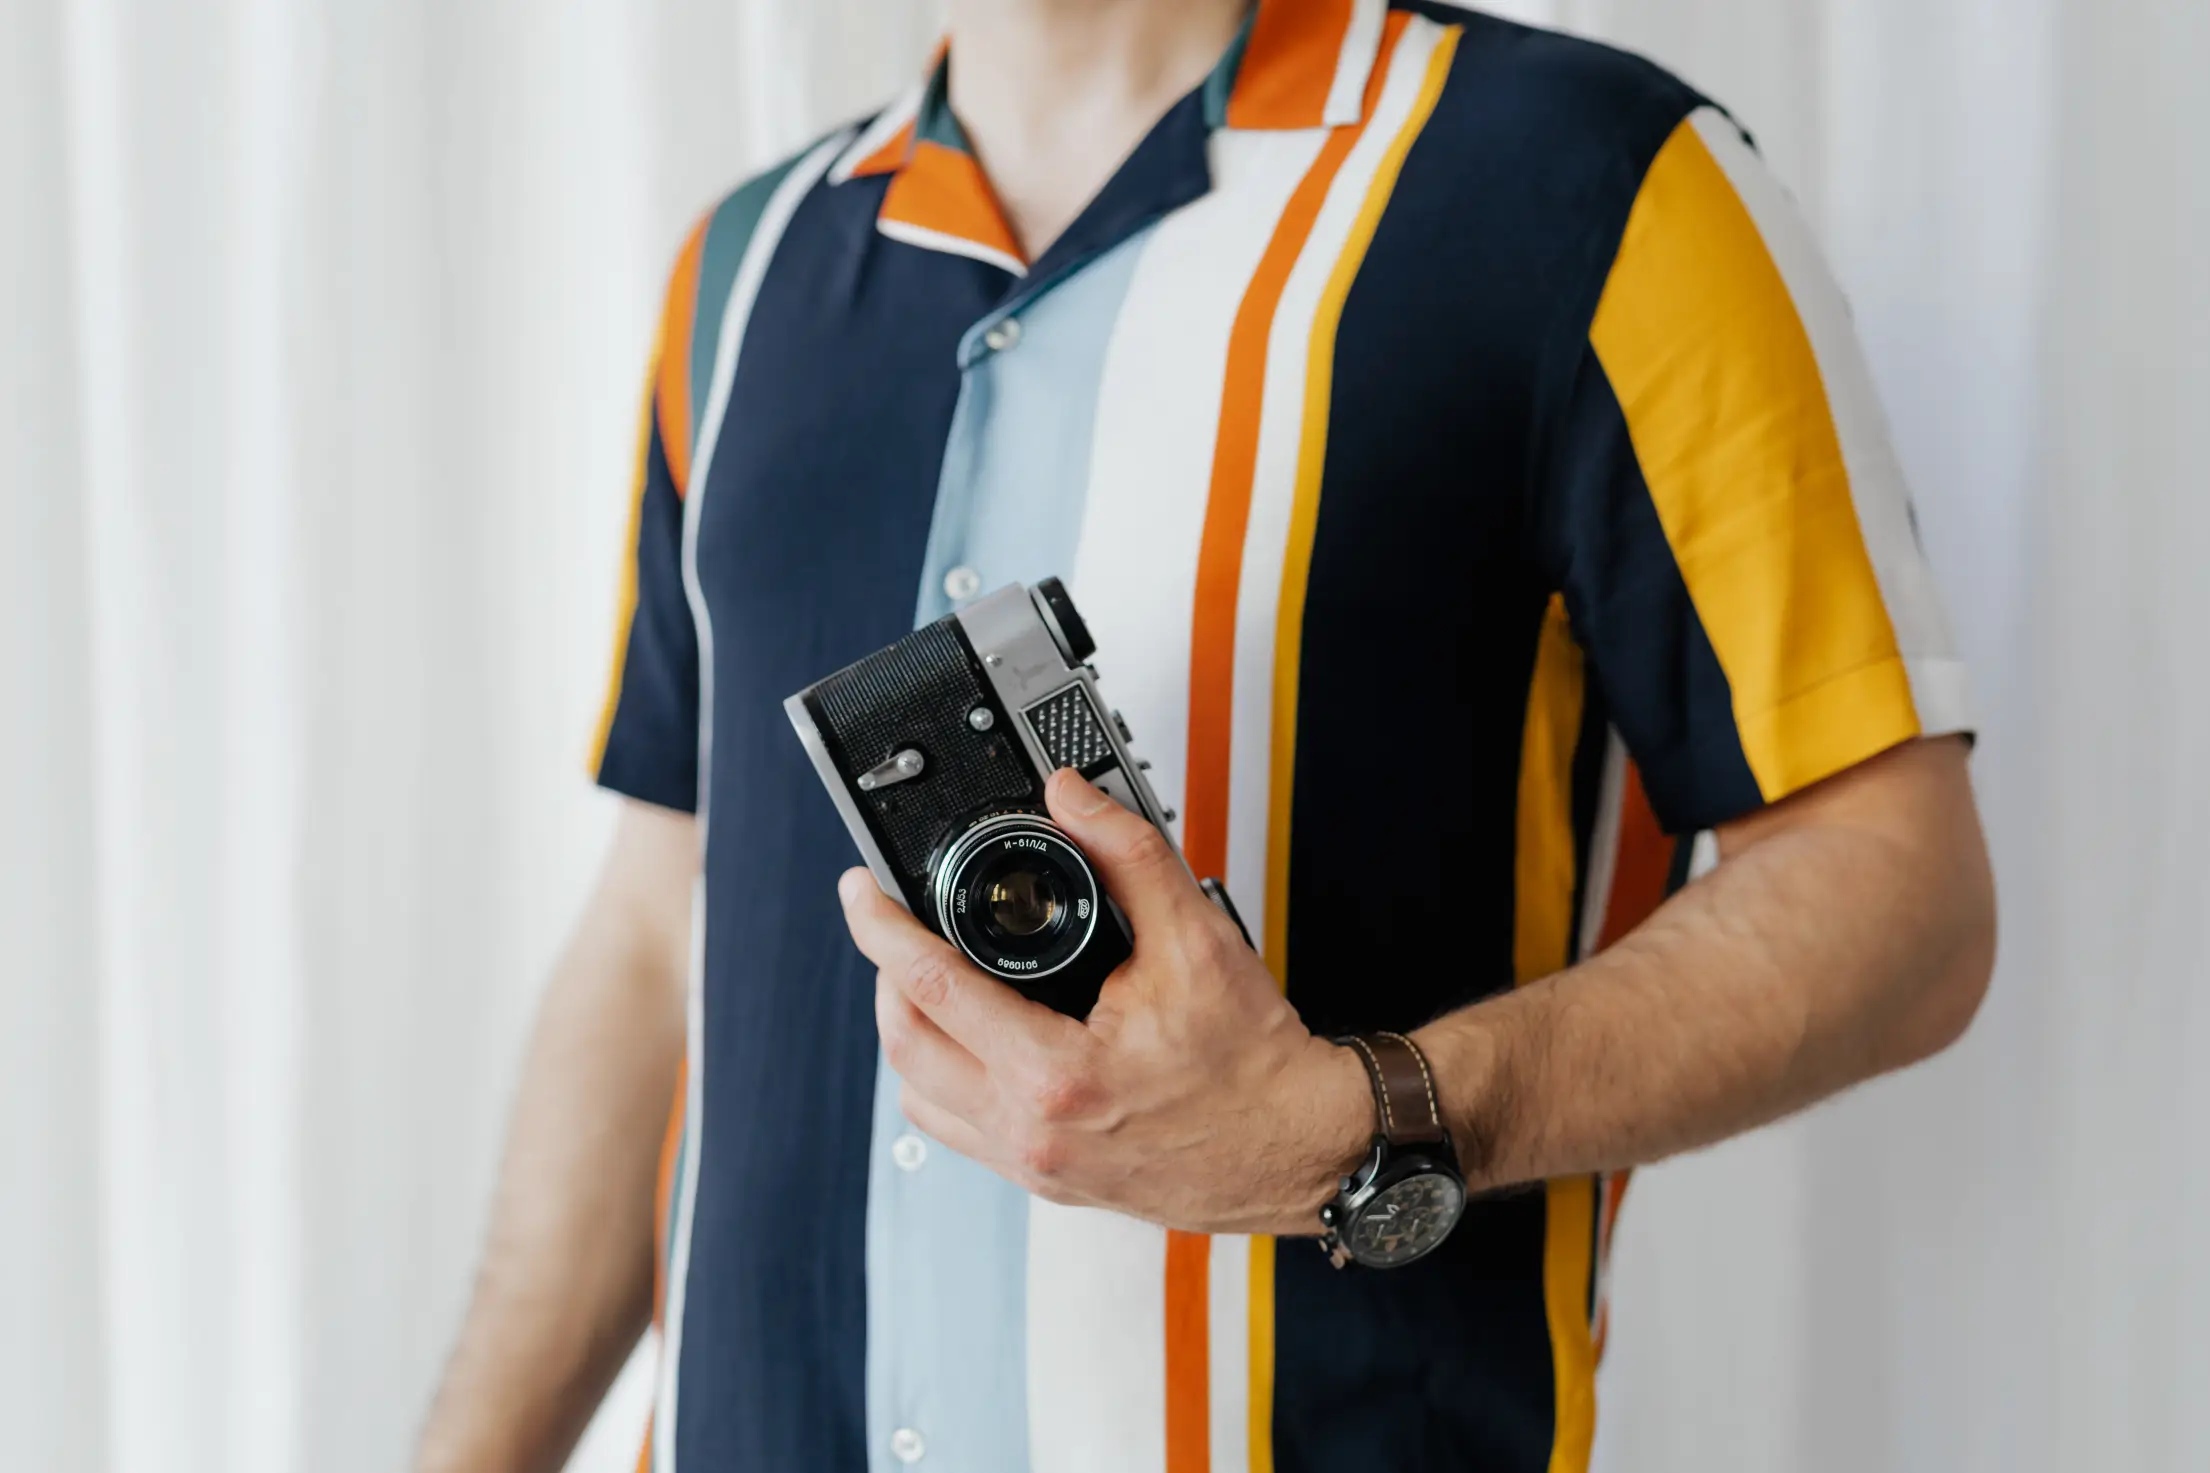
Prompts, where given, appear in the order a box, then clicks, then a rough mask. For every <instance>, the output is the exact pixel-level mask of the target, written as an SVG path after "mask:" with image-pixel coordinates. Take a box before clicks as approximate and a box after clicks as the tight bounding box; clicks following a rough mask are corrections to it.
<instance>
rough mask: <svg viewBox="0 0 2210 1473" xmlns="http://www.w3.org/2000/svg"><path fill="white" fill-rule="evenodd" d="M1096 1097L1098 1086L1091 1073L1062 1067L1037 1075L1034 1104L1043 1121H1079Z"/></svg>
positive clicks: (1032, 1100) (1032, 1098)
mask: <svg viewBox="0 0 2210 1473" xmlns="http://www.w3.org/2000/svg"><path fill="white" fill-rule="evenodd" d="M1096 1100H1097V1087H1096V1085H1095V1083H1094V1082H1093V1081H1092V1080H1091V1079H1090V1077H1089V1075H1088V1073H1087V1072H1086V1071H1084V1070H1081V1069H1076V1068H1069V1067H1065V1066H1062V1067H1058V1068H1053V1069H1048V1070H1046V1071H1044V1073H1043V1074H1042V1075H1040V1076H1039V1077H1038V1078H1037V1080H1036V1082H1035V1085H1034V1088H1033V1091H1032V1094H1031V1098H1030V1103H1031V1104H1032V1105H1033V1106H1034V1108H1035V1111H1036V1117H1037V1118H1038V1119H1039V1120H1043V1121H1047V1122H1049V1123H1052V1124H1058V1123H1061V1122H1064V1121H1069V1120H1079V1119H1080V1118H1082V1117H1083V1116H1084V1115H1086V1114H1088V1113H1089V1110H1090V1108H1091V1106H1092V1105H1093V1104H1095V1103H1096Z"/></svg>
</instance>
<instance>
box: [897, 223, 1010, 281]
mask: <svg viewBox="0 0 2210 1473" xmlns="http://www.w3.org/2000/svg"><path fill="white" fill-rule="evenodd" d="M875 228H876V229H877V230H879V231H881V232H882V233H883V234H884V235H887V236H889V237H890V238H891V239H892V240H900V241H904V242H905V243H906V244H907V245H913V246H919V247H921V249H923V250H927V251H943V252H945V253H946V254H948V255H954V256H965V257H967V258H968V259H969V260H974V261H982V262H986V263H987V264H989V265H992V266H995V267H997V268H998V269H999V270H1000V271H1010V272H1012V273H1013V274H1014V275H1015V276H1026V275H1027V274H1028V267H1027V265H1026V263H1024V262H1023V261H1022V260H1021V258H1020V257H1018V256H1009V255H1007V254H1006V253H1005V252H1004V251H1001V250H998V249H996V248H994V247H991V246H986V245H984V244H982V243H981V242H980V241H974V240H969V239H967V237H965V236H964V235H947V234H946V233H945V232H943V231H941V230H931V229H929V228H928V227H927V226H926V225H915V224H913V223H912V222H911V221H908V220H877V221H876V222H875Z"/></svg>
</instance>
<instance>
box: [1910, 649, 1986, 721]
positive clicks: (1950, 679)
mask: <svg viewBox="0 0 2210 1473" xmlns="http://www.w3.org/2000/svg"><path fill="white" fill-rule="evenodd" d="M1903 668H1904V670H1905V671H1907V672H1908V673H1909V674H1910V677H1911V701H1912V703H1913V704H1914V705H1916V706H1917V707H1918V728H1919V731H1920V733H1921V734H1923V735H1925V736H1947V735H1949V734H1951V733H1952V732H1960V731H1970V730H1971V729H1972V682H1971V680H1970V679H1969V678H1968V675H1967V671H1966V669H1965V664H1964V661H1962V660H1930V659H1918V658H1912V657H1910V656H1906V657H1905V658H1904V661H1903Z"/></svg>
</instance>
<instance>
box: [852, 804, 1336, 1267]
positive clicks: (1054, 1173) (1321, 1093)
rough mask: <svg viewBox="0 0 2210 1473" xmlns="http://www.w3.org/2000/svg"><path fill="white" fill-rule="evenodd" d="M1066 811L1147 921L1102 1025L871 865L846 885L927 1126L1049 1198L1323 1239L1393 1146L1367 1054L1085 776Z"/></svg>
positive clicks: (1124, 898)
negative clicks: (997, 971) (1022, 984)
mask: <svg viewBox="0 0 2210 1473" xmlns="http://www.w3.org/2000/svg"><path fill="white" fill-rule="evenodd" d="M1047 799H1048V801H1049V803H1050V807H1051V815H1052V817H1053V819H1054V820H1056V821H1057V822H1058V823H1059V825H1060V826H1061V827H1063V828H1064V829H1065V830H1066V831H1067V832H1068V833H1069V834H1070V835H1072V836H1073V838H1074V840H1075V842H1076V843H1078V844H1080V845H1081V846H1082V850H1083V852H1084V853H1085V854H1087V855H1088V856H1089V857H1090V859H1091V860H1092V861H1093V862H1094V863H1095V864H1096V865H1097V867H1098V869H1099V870H1100V871H1101V872H1102V874H1103V876H1104V880H1105V885H1106V888H1107V889H1109V890H1110V891H1111V892H1112V895H1113V898H1114V899H1115V900H1116V901H1118V902H1119V903H1120V907H1121V909H1122V910H1123V911H1125V912H1126V913H1127V916H1128V920H1129V924H1130V925H1131V927H1133V929H1134V931H1135V955H1134V957H1133V958H1132V959H1131V960H1130V961H1129V962H1128V963H1127V964H1126V965H1124V966H1123V967H1121V968H1120V970H1119V971H1117V972H1115V973H1114V974H1113V975H1112V976H1111V977H1110V978H1108V979H1106V982H1105V988H1104V991H1103V993H1102V994H1101V995H1100V996H1099V998H1098V1002H1097V1007H1096V1008H1095V1009H1094V1010H1093V1011H1092V1012H1091V1014H1090V1017H1089V1020H1088V1022H1087V1023H1078V1022H1076V1021H1074V1020H1073V1019H1071V1018H1068V1017H1066V1016H1064V1015H1062V1014H1059V1013H1055V1012H1052V1011H1051V1010H1050V1009H1048V1008H1045V1007H1042V1006H1040V1005H1039V1004H1036V1003H1033V1002H1030V1001H1029V1000H1028V999H1026V998H1024V997H1022V996H1021V995H1020V994H1019V993H1017V992H1015V991H1014V990H1013V989H1012V988H1010V987H1007V986H1006V985H1005V984H1004V983H1002V982H999V981H997V980H996V979H995V978H992V977H990V976H987V975H986V974H984V973H983V972H982V971H980V970H979V969H977V968H976V967H974V966H972V965H970V964H969V963H968V962H967V960H966V958H964V957H963V956H961V955H960V954H959V952H958V951H957V950H955V949H954V948H953V947H952V946H951V945H949V944H948V943H946V942H945V941H943V940H941V939H939V938H938V937H937V936H935V935H934V934H933V933H931V932H930V931H929V930H928V929H926V928H925V927H923V926H922V925H921V924H920V923H919V922H917V921H916V920H914V919H913V917H912V916H910V915H909V914H907V913H906V911H905V910H904V909H902V908H901V907H900V906H898V905H897V904H895V903H894V902H892V901H891V900H890V899H889V898H887V897H886V896H884V894H883V893H882V891H881V890H880V889H879V888H878V887H877V886H876V884H875V882H874V879H873V878H872V877H871V876H870V875H869V874H868V873H867V871H866V870H864V869H855V870H852V871H851V872H849V873H848V874H846V875H845V876H844V878H843V881H842V882H841V884H840V886H839V889H840V893H841V894H842V896H843V899H844V913H845V918H846V920H847V922H848V923H849V924H850V926H851V930H852V939H853V940H854V941H856V942H858V943H859V949H860V950H861V951H863V952H865V953H866V954H867V957H868V959H869V960H871V961H873V962H874V963H875V965H876V966H877V967H878V968H879V969H880V970H879V971H878V973H877V976H876V985H875V1019H876V1022H877V1024H878V1025H879V1026H880V1028H881V1030H882V1043H883V1050H884V1053H885V1054H886V1055H887V1057H888V1058H889V1060H890V1065H891V1067H892V1068H894V1069H896V1070H897V1071H898V1075H899V1077H900V1078H901V1079H903V1080H904V1081H905V1088H904V1092H903V1095H902V1097H901V1104H902V1105H903V1108H904V1110H905V1113H906V1117H907V1118H908V1119H910V1120H911V1121H912V1122H913V1123H914V1124H915V1125H917V1126H919V1127H920V1128H921V1129H922V1130H924V1131H927V1132H928V1133H929V1134H930V1135H932V1136H934V1137H936V1138H937V1139H938V1140H940V1141H942V1142H943V1143H944V1144H945V1145H947V1146H950V1147H951V1148H952V1149H953V1150H955V1151H958V1152H960V1153H961V1154H962V1155H965V1156H968V1157H970V1158H972V1159H974V1160H976V1161H980V1162H982V1163H983V1164H984V1165H986V1166H989V1167H990V1168H991V1169H993V1170H995V1171H997V1172H998V1173H999V1174H1000V1175H1002V1176H1004V1177H1006V1178H1007V1179H1008V1180H1010V1181H1012V1182H1014V1183H1016V1184H1017V1185H1019V1186H1022V1187H1025V1188H1027V1189H1028V1190H1029V1191H1031V1192H1034V1193H1035V1194H1036V1195H1038V1196H1040V1197H1043V1198H1046V1199H1047V1200H1050V1201H1054V1202H1063V1203H1076V1204H1081V1205H1085V1206H1097V1207H1110V1208H1114V1209H1116V1210H1118V1211H1121V1212H1125V1213H1128V1214H1130V1215H1132V1216H1135V1217H1140V1218H1144V1219H1146V1220H1148V1221H1151V1222H1157V1223H1164V1224H1166V1225H1168V1226H1170V1227H1176V1228H1183V1229H1187V1230H1190V1231H1193V1232H1239V1233H1279V1234H1284V1235H1288V1234H1297V1233H1316V1232H1317V1231H1319V1219H1318V1216H1317V1213H1318V1211H1319V1208H1320V1205H1321V1204H1322V1203H1323V1202H1325V1201H1326V1200H1327V1198H1328V1197H1329V1196H1330V1195H1331V1194H1332V1192H1333V1191H1334V1183H1335V1179H1336V1177H1337V1176H1339V1175H1340V1174H1341V1173H1342V1172H1343V1171H1344V1170H1346V1169H1347V1168H1348V1167H1349V1166H1350V1165H1351V1164H1352V1163H1354V1162H1355V1161H1357V1160H1358V1158H1359V1157H1360V1156H1361V1155H1363V1154H1364V1152H1365V1149H1366V1146H1367V1144H1368V1142H1369V1141H1370V1139H1371V1137H1372V1134H1373V1096H1372V1094H1371V1091H1370V1090H1369V1088H1368V1085H1367V1082H1366V1076H1365V1072H1364V1070H1363V1069H1362V1068H1361V1067H1360V1066H1359V1064H1358V1061H1357V1060H1356V1059H1355V1058H1354V1057H1353V1056H1352V1055H1351V1053H1350V1051H1349V1050H1347V1049H1342V1048H1338V1047H1337V1046H1335V1045H1334V1044H1332V1043H1329V1042H1327V1041H1326V1040H1325V1039H1319V1038H1315V1037H1313V1036H1312V1034H1311V1032H1310V1031H1309V1030H1308V1029H1307V1028H1306V1027H1305V1026H1304V1024H1303V1023H1302V1022H1301V1021H1299V1019H1298V1017H1297V1014H1296V1011H1295V1009H1293V1008H1291V1007H1290V1006H1289V1003H1288V1002H1287V1001H1286V1000H1285V999H1284V998H1283V997H1282V994H1281V989H1280V986H1279V985H1278V984H1277V983H1276V982H1275V980H1274V978H1273V976H1272V975H1271V974H1270V973H1269V972H1268V971H1267V970H1266V967H1265V965H1264V964H1263V963H1262V962H1260V960H1259V958H1258V956H1257V954H1256V953H1254V952H1253V951H1252V950H1251V949H1250V948H1249V947H1248V946H1246V945H1245V944H1244V942H1243V938H1242V937H1241V936H1240V935H1239V934H1237V931H1236V928H1235V925H1234V923H1233V922H1232V921H1230V920H1229V919H1228V918H1227V917H1226V916H1225V915H1224V914H1222V913H1221V911H1220V910H1219V908H1218V907H1217V906H1215V905H1214V904H1213V903H1212V902H1211V901H1209V900H1207V899H1206V898H1205V895H1204V892H1203V891H1201V890H1200V889H1198V887H1197V883H1196V881H1195V880H1193V879H1192V878H1191V877H1190V874H1189V871H1188V869H1187V868H1185V867H1184V865H1183V864H1182V861H1181V859H1180V858H1179V857H1178V856H1177V855H1176V854H1175V852H1174V850H1173V848H1172V847H1171V846H1170V845H1169V844H1168V843H1167V842H1166V840H1165V839H1164V838H1163V837H1162V836H1161V835H1160V834H1159V832H1158V831H1157V830H1156V829H1154V828H1152V827H1151V826H1150V825H1149V824H1147V823H1145V822H1144V821H1143V820H1142V819H1140V818H1138V817H1136V816H1135V815H1134V814H1132V813H1130V812H1128V811H1127V810H1126V809H1124V808H1122V807H1120V805H1118V804H1117V803H1114V802H1113V801H1112V800H1111V799H1109V798H1107V797H1106V796H1105V795H1104V794H1103V793H1100V792H1099V791H1098V790H1097V789H1096V788H1094V787H1092V786H1091V785H1090V784H1089V783H1087V782H1084V781H1083V780H1082V778H1081V777H1080V776H1079V775H1078V774H1076V773H1074V772H1071V771H1062V772H1060V773H1058V774H1056V775H1054V776H1053V778H1052V780H1051V783H1050V785H1049V788H1048V790H1047Z"/></svg>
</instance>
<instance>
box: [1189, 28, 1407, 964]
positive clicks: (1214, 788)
mask: <svg viewBox="0 0 2210 1473" xmlns="http://www.w3.org/2000/svg"><path fill="white" fill-rule="evenodd" d="M1390 19H1391V21H1392V22H1394V21H1397V20H1399V19H1400V17H1396V16H1392V17H1391V18H1390ZM1402 29H1403V27H1402V26H1401V25H1397V26H1395V27H1394V28H1393V29H1392V31H1391V33H1390V40H1394V39H1395V34H1396V31H1399V30H1402ZM1383 70H1384V68H1383V67H1381V66H1377V67H1375V68H1374V75H1375V76H1376V77H1377V78H1378V77H1380V76H1381V75H1382V73H1383ZM1365 131H1366V129H1365V125H1364V124H1363V123H1361V124H1358V125H1356V126H1353V127H1349V128H1337V129H1335V130H1334V131H1333V132H1331V133H1330V134H1329V135H1328V140H1327V142H1326V143H1325V144H1323V145H1322V146H1321V148H1320V154H1319V157H1318V158H1316V159H1314V160H1313V161H1312V167H1311V168H1310V169H1308V170H1306V171H1305V176H1304V178H1303V179H1302V180H1300V181H1298V184H1297V189H1296V192H1295V193H1294V194H1292V195H1290V196H1289V203H1288V205H1287V206H1285V207H1284V208H1283V210H1282V216H1281V223H1280V224H1278V225H1276V226H1275V227H1274V238H1273V239H1272V240H1271V241H1269V242H1267V246H1266V254H1265V255H1263V256H1261V257H1259V263H1258V269H1257V270H1256V271H1254V272H1253V273H1252V275H1251V284H1250V286H1249V287H1248V288H1246V289H1245V291H1244V293H1243V304H1242V305H1241V306H1240V307H1238V308H1237V309H1236V314H1235V326H1234V327H1233V328H1232V329H1231V330H1230V332H1229V335H1228V364H1227V369H1226V373H1225V382H1224V385H1223V388H1222V391H1221V397H1220V429H1219V432H1218V434H1217V436H1216V437H1215V440H1214V448H1213V457H1212V487H1211V490H1210V492H1209V494H1208V496H1207V499H1206V502H1205V531H1204V538H1203V540H1202V541H1201V542H1200V543H1199V545H1198V553H1197V611H1196V615H1195V617H1194V619H1193V621H1192V623H1193V627H1192V629H1191V631H1190V667H1189V779H1188V783H1187V792H1186V793H1185V795H1184V799H1183V807H1184V809H1185V810H1186V812H1185V814H1184V817H1183V819H1182V852H1183V853H1184V854H1185V855H1187V856H1188V858H1189V864H1190V868H1191V869H1193V870H1195V871H1196V872H1197V873H1198V874H1200V875H1212V876H1216V877H1225V876H1226V872H1227V867H1228V754H1229V747H1230V740H1231V735H1232V733H1231V723H1232V721H1233V713H1234V705H1235V623H1236V618H1235V610H1236V600H1237V598H1238V597H1239V595H1240V593H1241V591H1242V586H1243V538H1244V533H1245V531H1246V530H1247V529H1248V528H1249V526H1250V522H1251V483H1252V480H1253V478H1254V476H1255V475H1256V471H1257V466H1258V431H1259V412H1260V409H1261V407H1262V406H1263V403H1264V400H1265V397H1266V354H1267V348H1268V345H1269V343H1270V341H1271V340H1272V337H1273V332H1274V312H1275V309H1276V308H1278V307H1279V306H1280V305H1281V295H1282V292H1283V290H1284V289H1285V288H1286V287H1287V286H1288V285H1289V273H1290V271H1291V270H1292V269H1293V268H1294V267H1295V266H1296V264H1297V258H1298V257H1299V256H1300V255H1302V254H1303V253H1304V248H1305V242H1306V241H1307V240H1309V239H1310V238H1311V235H1312V226H1313V222H1314V221H1316V220H1317V219H1319V216H1320V206H1321V205H1323V204H1325V203H1326V202H1327V195H1328V188H1329V186H1330V185H1332V184H1334V182H1335V176H1336V174H1337V173H1338V172H1339V171H1340V170H1341V169H1342V167H1343V160H1344V158H1345V157H1347V156H1348V155H1349V153H1350V151H1351V149H1352V148H1353V147H1354V146H1355V145H1356V144H1357V142H1358V140H1359V137H1360V135H1361V134H1363V133H1364V132H1365ZM1276 980H1277V981H1278V980H1280V979H1279V978H1278V977H1277V978H1276Z"/></svg>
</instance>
